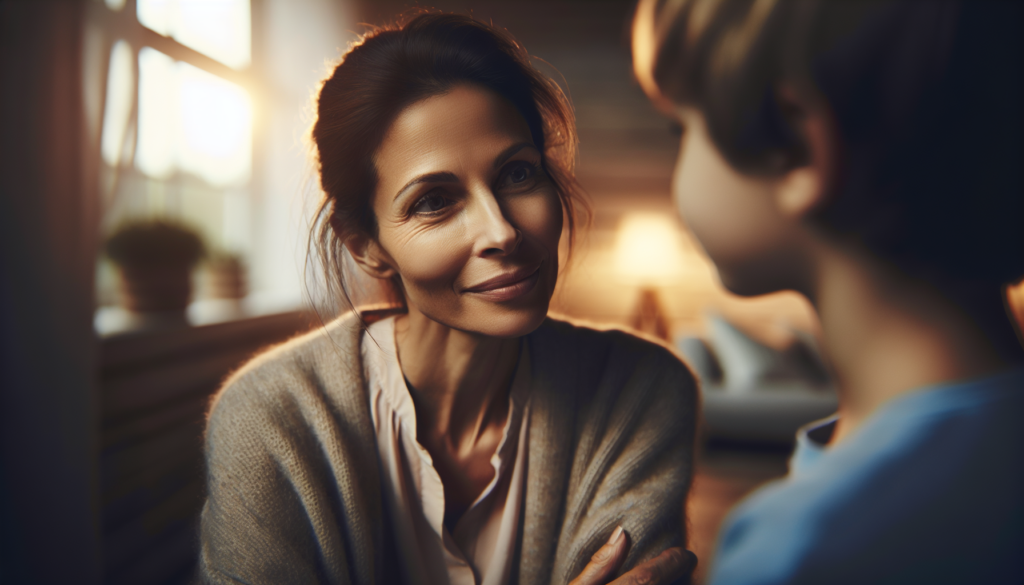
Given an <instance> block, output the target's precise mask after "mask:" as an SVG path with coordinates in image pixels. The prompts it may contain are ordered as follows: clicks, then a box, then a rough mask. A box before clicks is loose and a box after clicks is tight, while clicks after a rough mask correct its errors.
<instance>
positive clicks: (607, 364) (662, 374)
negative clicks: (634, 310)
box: [529, 317, 697, 416]
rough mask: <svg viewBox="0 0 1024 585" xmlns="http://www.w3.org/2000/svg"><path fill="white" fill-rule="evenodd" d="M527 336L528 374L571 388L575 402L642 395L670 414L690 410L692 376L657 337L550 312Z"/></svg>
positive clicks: (622, 399)
mask: <svg viewBox="0 0 1024 585" xmlns="http://www.w3.org/2000/svg"><path fill="white" fill-rule="evenodd" d="M529 341H530V348H531V359H532V360H533V362H534V375H535V376H537V377H538V378H539V379H542V380H543V381H544V382H545V383H544V384H540V386H544V387H549V388H552V389H558V390H557V392H558V393H564V392H566V391H567V389H570V388H571V389H573V390H572V393H575V394H576V399H575V400H576V401H577V402H579V403H581V404H583V403H589V404H591V405H593V406H594V407H595V408H597V405H598V404H599V403H605V402H607V404H606V406H608V407H609V408H611V407H612V405H613V404H616V405H618V406H617V407H623V406H624V405H625V404H626V403H632V402H635V401H647V402H649V403H650V404H660V405H661V406H662V407H664V408H665V409H667V410H669V411H671V412H673V413H676V414H678V413H693V412H695V410H696V404H697V382H696V378H695V377H694V375H693V374H692V373H691V371H690V369H689V368H688V367H687V366H686V364H684V363H683V361H682V360H680V359H679V357H678V356H676V354H675V353H674V352H673V351H672V350H670V349H669V348H668V347H666V346H665V345H663V344H662V343H660V342H659V341H657V340H654V339H649V338H645V337H642V336H640V335H637V334H634V333H630V332H627V331H623V330H620V329H614V328H602V327H600V326H595V325H593V324H588V323H584V322H580V321H576V320H569V319H565V318H562V317H558V318H553V317H551V318H548V319H546V320H545V321H544V323H543V324H542V325H541V326H540V327H539V328H538V329H537V330H536V331H535V332H534V333H532V334H531V335H530V338H529ZM597 410H601V409H600V408H597ZM688 416H689V415H688Z"/></svg>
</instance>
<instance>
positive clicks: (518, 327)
mask: <svg viewBox="0 0 1024 585" xmlns="http://www.w3.org/2000/svg"><path fill="white" fill-rule="evenodd" d="M547 313H548V307H547V303H545V304H544V306H543V307H532V308H530V309H529V310H524V309H519V310H507V309H506V310H491V311H486V314H480V315H478V316H477V318H475V319H472V321H473V322H472V323H467V324H466V325H468V327H467V328H466V330H468V331H471V332H473V333H477V334H481V335H486V336H488V337H501V338H513V337H522V336H524V335H529V334H530V333H533V332H534V330H536V329H537V328H538V327H540V324H541V323H543V322H544V318H545V317H547Z"/></svg>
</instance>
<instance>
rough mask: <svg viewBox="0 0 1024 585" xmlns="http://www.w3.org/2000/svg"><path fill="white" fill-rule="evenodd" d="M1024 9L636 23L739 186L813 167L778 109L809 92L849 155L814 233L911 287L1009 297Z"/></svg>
mask: <svg viewBox="0 0 1024 585" xmlns="http://www.w3.org/2000/svg"><path fill="white" fill-rule="evenodd" d="M1020 4H1021V3H1017V2H981V1H975V2H955V1H940V0H934V1H932V0H927V1H874V2H864V1H859V2H858V1H843V2H839V1H832V0H804V1H794V0H720V1H718V2H705V1H701V0H643V2H642V3H641V8H640V9H639V10H638V18H640V17H641V15H642V14H643V15H647V14H650V13H651V12H653V22H649V23H647V24H648V25H650V26H648V28H649V29H650V30H651V32H653V36H654V55H653V65H652V69H651V74H652V77H653V78H654V82H655V83H656V84H657V86H658V89H659V91H660V92H661V93H662V94H663V95H664V96H665V97H666V98H668V99H669V100H671V101H673V102H675V103H677V104H686V105H690V106H694V107H696V108H697V109H699V110H700V111H701V112H702V113H703V114H704V116H705V118H706V120H707V126H708V131H709V134H710V136H711V139H712V141H713V142H714V144H715V145H716V147H717V148H718V150H719V151H720V152H721V153H722V154H723V156H724V157H725V158H726V160H728V161H729V163H730V164H731V165H732V166H733V167H734V168H736V169H737V170H738V171H740V172H743V173H747V174H761V175H765V174H767V175H777V174H780V173H782V172H785V171H786V170H788V169H790V168H793V167H794V166H796V165H800V164H803V163H804V162H805V161H806V159H807V150H806V146H805V144H804V142H803V140H802V137H801V136H800V134H799V132H797V131H796V130H795V128H796V127H797V126H796V125H795V124H794V123H793V122H794V120H792V119H791V118H792V112H791V111H787V108H786V107H785V106H784V105H783V104H781V103H780V100H779V99H777V98H778V97H779V95H780V94H779V86H780V84H786V85H788V86H790V87H791V88H792V89H795V90H797V91H801V90H804V91H807V92H809V93H810V94H812V95H816V96H818V97H819V98H823V99H824V101H825V102H826V103H827V105H828V107H829V109H830V110H831V113H832V115H833V116H834V119H835V122H836V126H837V131H838V133H839V135H840V137H841V141H842V146H843V149H844V150H843V152H842V161H841V162H842V165H843V166H842V168H841V169H840V172H841V176H840V181H839V184H838V185H837V187H836V192H834V193H832V194H830V196H831V197H830V200H829V201H828V202H827V204H826V205H825V206H823V207H822V208H821V209H820V210H819V212H818V215H817V220H818V221H819V222H820V223H821V225H823V226H824V227H826V228H828V229H830V230H832V231H835V232H838V233H841V234H845V235H847V236H850V237H853V238H855V239H856V240H857V241H859V242H861V243H862V244H863V245H864V246H865V247H867V248H868V249H869V250H870V251H872V252H873V253H874V254H876V255H877V256H879V257H881V258H884V259H886V260H887V261H889V262H892V263H894V264H896V265H898V266H900V267H901V268H902V269H904V270H906V271H908V272H910V273H915V274H917V275H919V276H923V277H926V278H929V279H934V278H937V279H939V280H942V279H953V280H964V281H979V282H998V283H1006V282H1010V281H1013V280H1016V279H1018V278H1019V277H1020V276H1021V275H1022V274H1024V225H1022V222H1024V181H1022V178H1024V174H1022V172H1021V161H1022V160H1024V107H1022V105H1021V104H1024V91H1022V88H1024V77H1022V75H1024V74H1022V69H1024V67H1022V65H1024V61H1022V56H1024V47H1022V42H1021V39H1022V35H1021V34H1020V30H1021V29H1020V26H1021V24H1022V22H1021V20H1022V13H1024V11H1022V9H1021V5H1020ZM644 11H647V12H644ZM641 24H643V23H641Z"/></svg>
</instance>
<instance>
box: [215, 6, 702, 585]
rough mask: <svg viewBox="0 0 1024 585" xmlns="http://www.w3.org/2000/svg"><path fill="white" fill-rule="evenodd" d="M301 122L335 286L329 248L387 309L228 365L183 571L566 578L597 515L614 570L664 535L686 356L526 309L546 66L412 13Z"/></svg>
mask: <svg viewBox="0 0 1024 585" xmlns="http://www.w3.org/2000/svg"><path fill="white" fill-rule="evenodd" d="M313 140H314V142H315V145H316V148H317V152H318V155H319V163H320V177H321V184H322V186H323V190H324V193H325V200H324V202H323V205H322V208H321V210H322V213H321V218H322V219H323V221H322V225H323V230H322V231H321V232H320V234H319V242H320V244H321V247H322V251H323V252H324V256H325V257H326V258H328V259H329V260H330V262H329V263H330V264H331V265H332V266H334V267H337V268H336V272H335V277H334V278H335V280H336V282H339V283H341V284H342V288H343V290H344V285H345V282H346V278H345V275H344V274H342V273H341V269H340V266H341V258H342V256H343V250H347V251H348V253H350V254H351V256H352V258H353V259H354V260H355V265H356V266H358V270H360V271H361V273H363V274H365V275H369V276H371V277H373V278H375V279H378V280H380V281H381V282H385V283H388V284H389V285H390V286H391V287H392V288H393V292H394V294H395V295H396V296H397V297H398V298H400V299H401V300H402V301H403V304H404V310H403V311H401V312H399V313H398V314H395V315H390V316H386V317H385V318H383V319H380V320H377V321H376V322H374V323H372V324H370V325H369V326H368V328H367V327H366V322H367V321H370V320H372V319H369V318H366V319H363V318H362V317H361V316H360V315H359V314H358V313H353V314H349V315H347V316H344V317H342V318H340V319H338V320H337V321H335V322H333V323H331V324H330V325H328V326H327V327H325V328H323V329H321V330H318V331H314V332H312V333H310V334H308V335H306V336H303V337H301V338H298V339H295V340H293V341H291V342H289V343H287V344H285V345H283V346H280V347H277V348H275V349H273V350H271V351H269V352H267V353H265V354H263V355H262V356H260V357H258V358H256V359H255V360H253V361H252V362H251V363H250V364H248V365H247V366H245V367H244V368H243V369H242V370H241V371H240V372H238V373H237V374H235V375H234V376H233V377H232V378H231V379H230V380H229V381H228V383H227V384H226V386H225V388H224V389H223V390H222V391H221V393H220V394H219V395H218V397H217V400H216V402H215V403H214V406H213V409H212V411H211V413H210V418H209V425H208V430H207V446H206V449H207V461H208V466H209V496H208V500H207V502H206V505H205V507H204V510H203V515H202V531H201V534H202V536H201V538H202V553H201V567H202V568H201V570H202V574H203V576H204V578H205V579H206V580H208V581H211V582H246V583H265V582H296V583H298V582H302V583H313V582H328V583H383V582H396V581H401V582H423V583H435V582H439V583H443V582H453V583H514V582H519V583H549V582H562V583H564V582H567V581H568V580H569V579H571V578H573V577H575V576H576V575H577V574H579V572H580V571H581V569H582V568H583V567H584V565H586V563H587V561H588V560H589V559H590V558H591V556H592V555H593V554H594V553H595V551H597V550H598V548H599V547H600V546H601V545H602V544H603V543H604V542H605V541H606V539H608V537H609V534H612V535H613V537H614V538H613V540H616V541H617V542H618V541H621V540H623V539H624V538H625V537H624V536H623V530H616V527H618V526H621V527H623V528H624V529H625V534H626V535H628V539H629V541H630V544H631V547H630V552H629V556H628V557H627V558H626V562H625V565H624V568H629V567H632V566H634V565H636V564H637V563H638V562H640V561H642V560H644V559H646V558H648V557H650V556H652V555H653V554H655V553H658V552H660V551H662V550H663V549H665V548H666V547H668V546H672V545H678V544H682V543H683V542H684V540H685V535H684V534H683V528H682V523H681V519H682V518H681V514H682V504H683V501H684V498H685V495H686V491H687V489H688V486H689V481H690V474H691V463H692V459H691V458H692V447H693V439H694V418H695V386H694V381H693V378H692V376H691V375H690V373H689V372H688V371H687V369H686V368H685V366H683V365H682V364H681V363H680V362H679V361H678V360H677V359H676V358H674V357H673V356H672V355H671V354H670V353H669V352H667V351H665V350H664V349H663V348H661V347H659V346H656V345H654V344H651V343H648V342H645V341H642V340H640V339H637V338H634V337H631V336H629V335H627V334H624V333H621V332H614V331H603V332H602V331H594V330H590V329H585V328H582V327H576V326H573V325H570V324H568V323H564V322H559V321H555V320H552V319H548V318H547V317H546V315H547V310H548V303H549V300H550V298H551V294H552V292H553V290H554V287H555V282H556V279H557V275H558V262H559V260H558V249H559V239H560V236H561V233H562V226H563V218H565V219H566V220H567V221H568V227H569V231H570V234H571V233H572V230H573V227H574V224H573V210H574V207H575V206H576V205H578V188H577V187H576V185H575V183H574V179H573V178H572V174H571V165H572V161H573V158H574V156H575V130H574V127H573V119H572V114H571V110H570V108H569V106H568V104H567V103H566V101H565V99H564V97H563V96H562V94H561V92H560V91H559V90H558V88H557V86H556V85H555V84H553V83H552V82H551V81H550V80H548V79H546V78H544V77H542V76H541V75H540V74H539V73H537V72H536V71H535V70H534V69H533V68H532V67H531V66H530V64H529V60H528V56H527V55H526V53H525V52H524V51H523V49H522V48H521V47H520V46H519V45H517V44H516V43H515V41H514V40H512V39H511V38H510V37H508V36H507V35H506V34H504V33H502V32H500V31H497V30H495V29H493V28H491V27H488V26H486V25H483V24H481V23H478V22H476V21H474V20H472V19H471V18H467V17H461V16H453V15H442V14H422V15H420V16H417V17H415V18H413V19H412V20H410V21H409V22H407V23H406V24H404V25H402V26H396V27H390V28H385V29H381V30H378V31H376V32H374V33H372V34H370V35H368V36H366V37H365V38H363V40H362V41H361V42H360V43H359V44H357V45H356V46H355V47H354V48H352V49H351V50H350V51H349V52H348V53H347V54H346V56H345V57H344V59H343V61H342V62H341V64H340V65H338V66H337V68H336V69H335V70H334V72H333V74H332V75H331V76H330V78H328V79H327V80H326V81H325V82H324V85H323V87H322V89H321V91H320V95H319V99H318V120H317V122H316V124H315V126H314V128H313ZM350 280H351V279H349V281H350ZM375 316H377V317H379V316H380V315H379V314H375ZM367 317H369V315H367Z"/></svg>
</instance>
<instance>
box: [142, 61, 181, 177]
mask: <svg viewBox="0 0 1024 585" xmlns="http://www.w3.org/2000/svg"><path fill="white" fill-rule="evenodd" d="M176 73H177V69H176V68H175V66H174V60H173V59H171V58H170V57H168V56H167V55H164V54H163V53H161V52H159V51H157V50H155V49H151V48H149V47H143V48H142V50H141V51H139V140H138V148H137V149H136V151H135V166H137V167H138V168H139V170H140V171H142V172H143V173H145V174H147V175H149V176H150V177H154V178H158V179H162V178H167V177H168V176H169V175H170V174H171V173H172V172H173V171H174V167H175V164H174V163H175V160H174V159H175V151H176V150H177V148H176V144H175V143H176V140H175V138H176V136H175V133H176V132H175V130H176V128H177V126H178V123H177V119H176V118H177V114H178V107H177V106H178V104H177V103H176V100H175V99H174V95H175V94H176V93H177V89H178V88H177V81H178V80H177V75H176Z"/></svg>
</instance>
